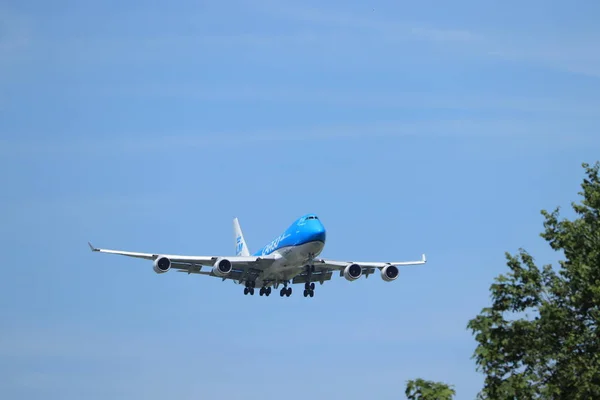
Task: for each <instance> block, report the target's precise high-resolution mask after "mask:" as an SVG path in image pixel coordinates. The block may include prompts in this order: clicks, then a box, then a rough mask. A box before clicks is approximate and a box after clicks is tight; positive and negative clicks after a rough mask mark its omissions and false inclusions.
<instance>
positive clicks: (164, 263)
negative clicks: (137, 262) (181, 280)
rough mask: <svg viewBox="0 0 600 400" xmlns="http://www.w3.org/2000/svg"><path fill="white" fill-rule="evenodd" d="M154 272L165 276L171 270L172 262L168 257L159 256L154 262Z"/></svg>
mask: <svg viewBox="0 0 600 400" xmlns="http://www.w3.org/2000/svg"><path fill="white" fill-rule="evenodd" d="M152 269H154V272H156V273H157V274H164V273H165V272H167V271H168V270H170V269H171V260H169V259H168V258H167V257H163V256H159V257H157V258H156V260H154V266H153V267H152Z"/></svg>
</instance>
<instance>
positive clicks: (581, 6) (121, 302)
mask: <svg viewBox="0 0 600 400" xmlns="http://www.w3.org/2000/svg"><path fill="white" fill-rule="evenodd" d="M599 16H600V5H599V4H598V3H597V2H593V1H584V2H582V1H580V2H570V3H567V2H563V3H558V2H551V3H549V2H546V1H544V2H542V1H537V0H536V1H530V2H527V3H526V4H524V3H523V2H517V1H512V0H511V1H505V2H502V3H501V4H500V3H498V2H495V3H493V4H492V3H491V2H486V3H485V4H484V2H479V1H456V2H451V3H448V2H441V1H423V2H419V4H416V3H414V2H397V1H394V2H392V1H372V2H356V1H343V2H342V1H332V2H326V4H325V3H323V2H317V1H303V2H290V1H264V0H258V1H230V2H213V3H206V4H202V3H199V2H192V1H179V2H176V3H175V4H169V3H167V2H160V1H144V2H142V1H131V2H126V3H123V2H117V1H106V2H101V3H100V2H95V3H91V2H81V1H77V2H76V1H55V2H52V4H51V3H50V2H38V1H19V2H16V1H8V2H4V3H3V5H2V6H0V184H1V185H2V188H3V190H2V196H1V197H0V221H2V223H1V224H0V243H2V244H1V245H0V249H1V250H2V254H3V268H4V271H3V274H2V278H1V279H0V321H1V326H2V329H0V397H3V398H21V399H41V398H44V399H48V398H60V399H80V398H82V397H85V398H86V399H105V398H114V399H120V398H127V399H162V398H164V397H165V396H169V397H176V398H178V399H192V398H193V399H197V398H220V399H241V398H244V399H254V398H256V399H258V398H260V399H265V398H267V399H275V398H277V399H278V398H281V397H280V396H283V395H284V396H285V397H286V398H287V399H290V400H294V399H301V398H304V396H305V395H306V394H307V393H308V394H310V395H311V396H313V397H315V398H325V397H329V396H332V395H336V396H338V397H340V398H345V399H364V398H377V399H398V398H403V397H404V395H403V392H404V386H405V381H406V380H407V379H411V378H416V377H422V378H425V379H434V380H442V381H446V382H449V383H452V384H454V385H455V386H456V390H457V397H456V398H457V399H472V398H473V397H474V395H475V394H476V393H477V391H478V390H479V389H480V387H481V384H482V377H481V376H480V375H479V374H478V373H477V372H476V370H475V364H474V362H473V361H472V360H471V359H470V357H471V354H472V351H473V349H474V347H475V341H474V340H473V338H472V336H471V334H470V332H468V331H467V330H466V324H467V322H468V320H469V319H470V318H472V317H474V316H475V315H476V314H477V313H478V312H479V311H480V310H481V308H482V307H485V306H486V305H487V304H489V302H488V286H489V284H490V283H491V281H492V279H493V277H494V276H496V275H497V274H499V273H501V272H503V271H505V269H506V267H505V260H504V252H505V251H510V252H515V251H516V250H517V249H518V248H519V247H525V248H526V249H527V250H529V251H530V252H531V253H532V254H533V255H534V256H536V258H537V259H538V260H539V262H540V263H542V262H551V261H553V260H555V257H556V255H555V254H553V253H552V252H551V251H550V250H549V248H548V246H546V244H545V243H544V242H543V240H542V239H540V238H539V237H538V234H539V232H541V230H542V217H541V216H540V214H539V210H540V209H542V208H547V209H552V208H554V207H555V206H558V205H560V206H563V207H565V209H568V206H569V203H570V201H572V200H576V199H577V197H576V193H577V191H578V190H579V186H578V185H579V183H580V181H581V179H582V177H583V170H582V168H581V167H580V164H581V162H584V161H587V162H594V161H595V160H596V159H598V154H600V153H599V150H600V136H599V133H598V128H599V122H600V118H599V116H598V110H599V109H600V95H599V94H598V93H600V91H599V89H600V51H599V49H598V43H599V42H600V41H599V39H600V28H599V27H598V25H597V20H598V17H599ZM307 212H315V213H317V214H318V215H319V216H320V218H321V220H322V221H323V222H324V224H325V226H326V228H327V230H328V242H327V246H326V248H325V251H324V253H323V256H325V257H328V258H336V259H352V260H361V259H362V260H381V261H383V260H411V259H418V258H419V257H420V255H421V253H423V252H424V253H426V254H427V255H428V260H429V262H428V264H427V265H426V266H425V267H410V268H406V269H403V270H402V271H401V275H400V278H399V279H398V280H397V281H396V282H394V283H392V284H389V283H384V282H383V281H382V280H381V279H380V278H379V277H378V276H372V277H370V278H369V279H368V280H364V279H363V280H360V281H358V282H353V283H350V282H347V281H345V280H343V279H336V280H334V281H331V282H328V283H327V284H326V285H324V286H322V287H321V286H319V287H317V291H316V295H315V297H314V298H312V299H305V298H304V297H302V296H300V295H298V292H296V294H295V295H293V296H292V297H290V298H283V299H282V298H280V297H279V296H275V297H273V296H271V297H268V298H265V297H259V296H254V297H249V296H244V295H243V293H242V288H241V287H240V286H237V285H234V284H232V283H230V282H221V281H220V280H217V279H210V278H203V277H199V276H187V275H185V274H178V273H168V274H165V275H156V274H154V272H153V271H152V267H151V265H150V264H148V263H147V262H144V261H141V260H135V259H127V258H124V257H123V258H122V257H116V256H111V255H99V254H93V253H91V252H90V251H89V248H88V247H87V244H86V242H87V241H88V240H91V241H92V242H93V243H94V244H95V245H96V246H100V247H109V248H118V249H128V250H133V251H147V252H167V253H183V254H203V255H205V254H211V255H213V254H219V255H222V254H231V253H232V252H233V250H234V243H233V233H232V224H231V220H232V219H233V217H236V216H237V217H239V218H240V222H241V225H242V228H243V230H244V233H245V236H246V240H247V241H248V244H249V246H250V250H256V249H258V248H259V247H260V246H262V245H264V244H265V243H266V242H268V241H269V240H271V239H272V238H274V237H275V236H276V235H278V234H279V233H280V232H282V231H283V230H284V229H285V228H286V227H287V226H288V225H289V224H290V223H291V222H292V221H293V220H294V219H295V218H297V217H298V216H300V215H302V214H305V213H307Z"/></svg>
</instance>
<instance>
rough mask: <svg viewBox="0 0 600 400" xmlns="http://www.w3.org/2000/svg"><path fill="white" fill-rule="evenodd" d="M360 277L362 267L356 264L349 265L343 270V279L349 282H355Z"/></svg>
mask: <svg viewBox="0 0 600 400" xmlns="http://www.w3.org/2000/svg"><path fill="white" fill-rule="evenodd" d="M361 275H362V267H361V266H360V265H358V264H350V265H348V266H347V267H346V268H344V278H346V279H347V280H349V281H350V282H352V281H355V280H357V279H358V278H360V277H361Z"/></svg>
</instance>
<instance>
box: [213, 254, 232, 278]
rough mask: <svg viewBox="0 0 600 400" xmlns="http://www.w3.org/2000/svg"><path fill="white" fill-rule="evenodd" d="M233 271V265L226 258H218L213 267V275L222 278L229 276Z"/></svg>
mask: <svg viewBox="0 0 600 400" xmlns="http://www.w3.org/2000/svg"><path fill="white" fill-rule="evenodd" d="M232 269H233V264H231V261H229V260H228V259H226V258H218V259H217V261H216V262H215V265H214V266H213V273H214V274H215V275H216V276H219V277H221V278H223V277H225V276H227V275H229V273H230V272H231V270H232Z"/></svg>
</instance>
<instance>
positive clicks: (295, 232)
mask: <svg viewBox="0 0 600 400" xmlns="http://www.w3.org/2000/svg"><path fill="white" fill-rule="evenodd" d="M326 236H327V234H326V232H325V227H324V226H323V224H322V223H321V221H320V220H319V218H318V217H317V216H316V215H315V214H306V215H304V216H302V217H300V218H298V219H297V220H296V221H294V223H293V224H292V225H290V227H289V228H288V229H287V230H286V231H285V232H283V233H282V234H281V235H279V236H278V237H276V238H275V239H274V240H273V241H271V243H269V244H267V245H266V246H265V247H263V248H262V249H260V250H259V251H257V252H256V253H254V256H257V257H260V256H266V255H269V254H271V253H273V252H274V251H276V250H279V249H282V248H284V247H290V246H300V245H303V244H305V243H311V242H322V243H323V244H324V243H325V238H326Z"/></svg>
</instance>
